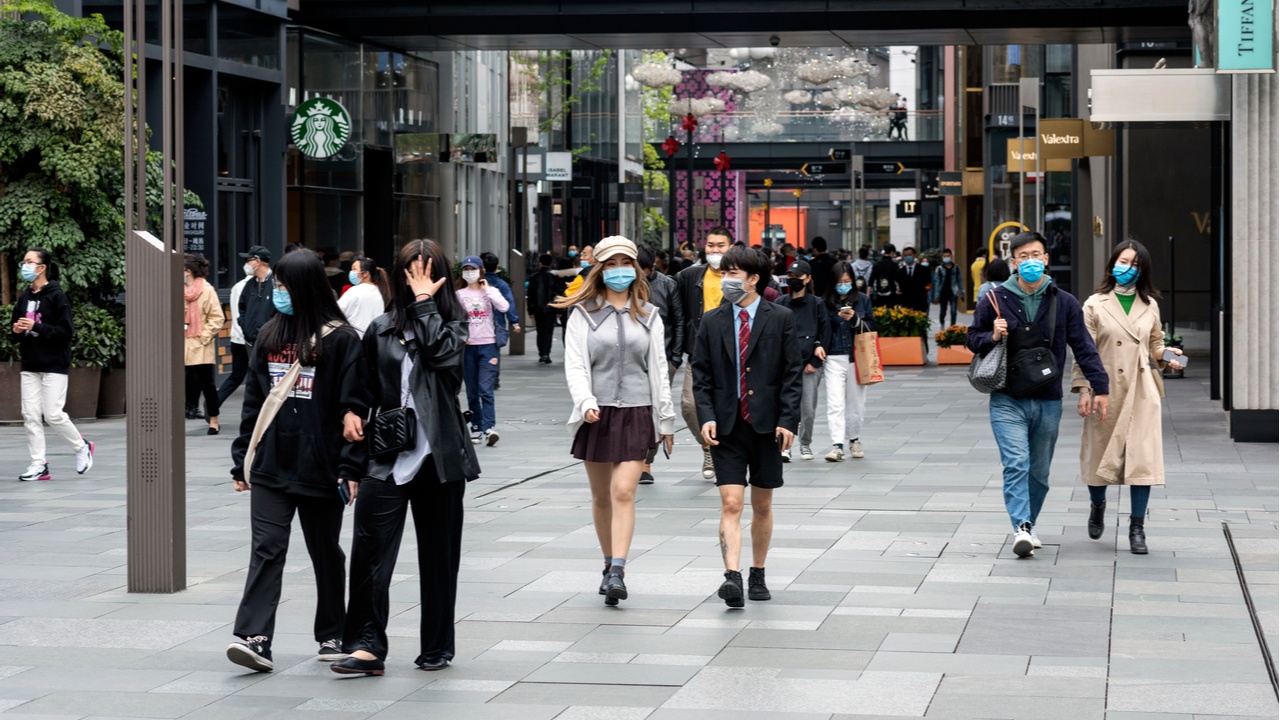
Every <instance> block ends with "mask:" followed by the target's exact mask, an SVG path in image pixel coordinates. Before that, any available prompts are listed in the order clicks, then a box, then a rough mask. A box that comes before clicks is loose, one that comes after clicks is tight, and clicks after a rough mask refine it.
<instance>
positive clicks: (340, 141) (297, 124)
mask: <svg viewBox="0 0 1280 720" xmlns="http://www.w3.org/2000/svg"><path fill="white" fill-rule="evenodd" d="M289 134H290V135H292V136H293V144H294V145H296V146H297V147H298V150H300V151H301V152H302V154H303V155H306V156H308V157H314V158H327V157H332V156H333V155H336V154H337V153H338V151H339V150H341V149H342V147H343V146H344V145H346V144H347V140H348V139H349V138H350V137H351V116H350V115H348V114H347V110H346V108H344V107H342V105H339V104H338V103H337V102H335V101H333V100H330V99H328V98H320V97H318V98H312V99H310V100H308V101H306V102H304V103H302V104H301V105H299V106H298V111H297V112H296V113H294V115H293V124H292V125H290V127H289Z"/></svg>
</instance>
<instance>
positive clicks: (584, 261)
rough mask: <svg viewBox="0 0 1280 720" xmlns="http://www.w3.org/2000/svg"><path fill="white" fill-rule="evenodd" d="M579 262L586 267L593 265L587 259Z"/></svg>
mask: <svg viewBox="0 0 1280 720" xmlns="http://www.w3.org/2000/svg"><path fill="white" fill-rule="evenodd" d="M578 264H579V265H581V266H582V267H584V268H589V267H591V263H589V262H587V261H586V260H583V261H582V262H580V263H578Z"/></svg>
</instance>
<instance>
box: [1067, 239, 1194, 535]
mask: <svg viewBox="0 0 1280 720" xmlns="http://www.w3.org/2000/svg"><path fill="white" fill-rule="evenodd" d="M1150 268H1151V255H1150V254H1149V253H1148V252H1147V249H1146V248H1145V247H1143V246H1142V244H1141V243H1139V242H1137V241H1134V240H1126V241H1124V242H1122V243H1120V244H1119V245H1117V246H1116V248H1115V250H1113V251H1112V253H1111V259H1110V260H1109V261H1108V263H1107V275H1106V276H1105V277H1104V278H1103V280H1102V283H1101V285H1100V286H1099V287H1098V289H1097V291H1096V292H1095V293H1094V294H1093V295H1091V296H1090V297H1089V299H1088V300H1086V301H1085V303H1084V321H1085V326H1086V327H1088V328H1089V333H1090V334H1091V335H1093V342H1094V344H1095V345H1097V346H1098V355H1099V356H1100V357H1101V358H1102V364H1103V366H1104V367H1106V369H1107V375H1108V376H1109V377H1110V378H1111V405H1110V408H1109V411H1108V414H1107V417H1106V419H1105V420H1102V419H1099V418H1098V417H1096V416H1094V415H1092V414H1091V412H1090V410H1091V408H1092V403H1091V402H1090V400H1091V399H1092V388H1090V386H1089V381H1088V380H1086V379H1085V377H1084V373H1083V372H1081V371H1080V368H1079V366H1078V365H1073V367H1072V373H1071V375H1072V378H1071V391H1072V392H1076V393H1080V402H1079V407H1078V411H1079V413H1080V416H1081V417H1083V418H1084V432H1083V438H1082V442H1081V447H1080V478H1081V479H1082V480H1083V481H1084V483H1085V485H1088V486H1089V499H1090V501H1091V502H1090V507H1089V537H1091V538H1093V539H1094V540H1097V539H1098V538H1100V537H1102V533H1103V529H1104V527H1103V522H1104V515H1105V513H1106V508H1107V486H1109V485H1128V486H1129V499H1130V501H1131V502H1130V511H1129V549H1130V551H1131V552H1133V553H1134V554H1136V555H1146V554H1147V540H1146V530H1145V528H1144V527H1143V523H1144V521H1145V518H1146V514H1147V501H1148V500H1149V499H1150V497H1151V486H1152V485H1163V484H1164V446H1163V443H1162V442H1161V437H1160V398H1162V397H1164V381H1163V380H1162V379H1161V378H1160V370H1161V369H1163V368H1164V366H1165V364H1166V363H1165V362H1164V360H1163V356H1164V351H1165V347H1164V326H1163V325H1162V324H1161V323H1160V307H1159V306H1158V305H1156V302H1155V300H1156V299H1157V298H1159V297H1160V292H1159V291H1158V290H1156V288H1155V286H1154V285H1152V283H1151V273H1150ZM1172 350H1173V352H1175V353H1177V354H1179V355H1181V354H1182V351H1181V350H1178V349H1177V348H1172ZM1169 364H1170V365H1172V366H1174V367H1181V365H1180V364H1179V363H1178V362H1176V361H1174V362H1171V363H1169Z"/></svg>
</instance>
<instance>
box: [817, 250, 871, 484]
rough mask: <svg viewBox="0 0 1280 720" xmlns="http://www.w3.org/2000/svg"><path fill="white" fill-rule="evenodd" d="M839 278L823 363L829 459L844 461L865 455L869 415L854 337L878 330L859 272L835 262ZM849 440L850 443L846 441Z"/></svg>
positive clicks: (830, 299)
mask: <svg viewBox="0 0 1280 720" xmlns="http://www.w3.org/2000/svg"><path fill="white" fill-rule="evenodd" d="M831 274H832V276H834V277H835V279H836V281H835V282H834V283H833V284H832V285H831V286H830V287H828V288H827V295H826V298H825V301H826V306H827V312H829V313H831V323H830V333H831V337H830V339H829V341H828V342H826V343H824V344H825V345H826V348H827V361H826V362H825V363H823V373H824V375H823V381H824V382H825V383H826V385H827V428H828V429H829V430H830V431H831V452H828V453H827V454H826V456H825V459H826V460H827V462H844V459H845V456H846V447H847V452H848V457H851V458H855V459H857V458H861V457H862V440H861V435H862V418H863V416H864V415H865V414H866V407H867V388H866V386H865V385H859V384H858V373H857V369H856V367H855V366H854V363H853V336H854V335H856V334H858V333H859V332H863V331H864V330H874V329H875V319H874V318H873V317H872V312H871V298H868V297H867V296H866V295H863V294H862V293H860V292H858V291H857V290H856V289H855V288H854V282H855V280H856V278H857V275H856V274H855V273H854V271H853V267H852V266H851V265H849V263H845V262H840V263H836V265H835V267H833V268H832V272H831ZM846 440H848V443H849V444H848V445H847V446H846V445H845V441H846Z"/></svg>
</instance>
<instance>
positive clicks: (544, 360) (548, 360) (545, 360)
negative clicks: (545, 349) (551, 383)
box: [538, 355, 551, 365]
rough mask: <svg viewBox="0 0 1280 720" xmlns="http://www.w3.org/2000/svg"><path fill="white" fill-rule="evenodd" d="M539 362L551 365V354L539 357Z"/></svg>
mask: <svg viewBox="0 0 1280 720" xmlns="http://www.w3.org/2000/svg"><path fill="white" fill-rule="evenodd" d="M538 362H540V363H542V364H543V365H550V364H551V357H550V356H549V355H543V356H542V357H540V358H538Z"/></svg>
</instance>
